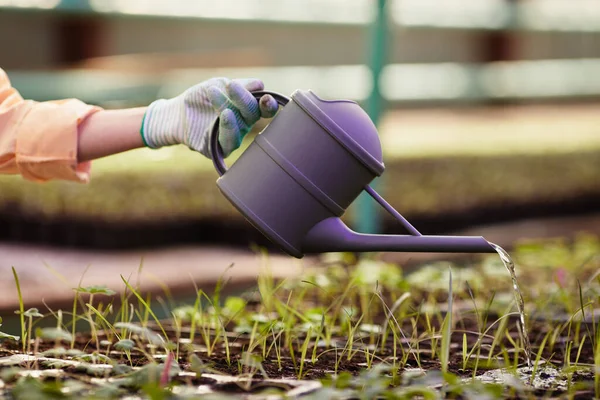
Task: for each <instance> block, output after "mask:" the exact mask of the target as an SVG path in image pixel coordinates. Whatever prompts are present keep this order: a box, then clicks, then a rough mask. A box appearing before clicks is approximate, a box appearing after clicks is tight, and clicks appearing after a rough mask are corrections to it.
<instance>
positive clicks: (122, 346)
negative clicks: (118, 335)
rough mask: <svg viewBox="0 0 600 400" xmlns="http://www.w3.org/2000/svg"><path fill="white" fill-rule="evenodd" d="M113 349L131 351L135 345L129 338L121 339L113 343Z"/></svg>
mask: <svg viewBox="0 0 600 400" xmlns="http://www.w3.org/2000/svg"><path fill="white" fill-rule="evenodd" d="M114 347H115V350H120V351H131V350H132V349H133V348H134V347H135V342H134V341H133V340H131V339H122V340H119V341H118V342H117V343H115V346H114Z"/></svg>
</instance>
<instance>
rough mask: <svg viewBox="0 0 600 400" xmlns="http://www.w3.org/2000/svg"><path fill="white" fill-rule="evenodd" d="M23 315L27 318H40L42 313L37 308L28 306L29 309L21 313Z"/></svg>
mask: <svg viewBox="0 0 600 400" xmlns="http://www.w3.org/2000/svg"><path fill="white" fill-rule="evenodd" d="M23 315H24V316H26V317H28V318H34V317H36V318H42V317H43V315H42V314H40V311H39V310H38V309H37V308H30V309H29V310H27V311H25V312H24V313H23Z"/></svg>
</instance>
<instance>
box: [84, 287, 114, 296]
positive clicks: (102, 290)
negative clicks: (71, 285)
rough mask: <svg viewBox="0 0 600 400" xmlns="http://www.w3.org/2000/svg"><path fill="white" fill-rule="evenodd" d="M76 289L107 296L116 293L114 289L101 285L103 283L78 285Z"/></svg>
mask: <svg viewBox="0 0 600 400" xmlns="http://www.w3.org/2000/svg"><path fill="white" fill-rule="evenodd" d="M74 290H75V291H76V292H78V293H88V294H103V295H106V296H112V295H114V294H116V292H115V291H114V290H112V289H109V288H108V287H106V286H101V285H94V286H87V287H78V288H76V289H74Z"/></svg>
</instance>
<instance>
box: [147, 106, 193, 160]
mask: <svg viewBox="0 0 600 400" xmlns="http://www.w3.org/2000/svg"><path fill="white" fill-rule="evenodd" d="M182 113H183V114H184V115H185V110H182V107H181V106H180V104H179V102H178V101H177V99H170V100H165V99H160V100H156V101H154V102H152V103H151V104H150V105H149V106H148V108H147V110H146V113H145V114H144V119H143V121H142V127H141V129H140V133H141V135H142V140H143V141H144V144H145V145H146V146H147V147H149V148H151V149H159V148H161V147H164V146H171V145H174V144H179V143H182V140H181V138H179V137H178V136H179V135H181V134H182V130H181V127H180V125H181V120H182V116H181V114H182Z"/></svg>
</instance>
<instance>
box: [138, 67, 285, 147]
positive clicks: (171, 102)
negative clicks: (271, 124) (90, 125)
mask: <svg viewBox="0 0 600 400" xmlns="http://www.w3.org/2000/svg"><path fill="white" fill-rule="evenodd" d="M263 89H264V84H263V82H262V81H260V80H259V79H234V80H230V79H227V78H212V79H209V80H207V81H205V82H202V83H200V84H198V85H195V86H193V87H191V88H189V89H187V90H186V91H185V92H183V93H182V94H180V95H179V96H177V97H174V98H172V99H168V100H165V99H160V100H156V101H154V102H153V103H152V104H150V105H149V106H148V109H147V110H146V114H145V116H144V120H143V122H142V129H141V134H142V138H143V140H144V143H145V144H146V146H148V147H150V148H153V149H158V148H160V147H163V146H170V145H174V144H184V145H186V146H188V147H189V148H190V149H192V150H195V151H198V152H200V153H201V154H203V155H204V156H206V157H209V158H210V156H211V155H210V144H209V138H210V131H211V129H212V126H213V123H214V121H215V119H216V118H217V116H218V117H220V120H219V144H220V145H221V148H222V149H223V156H224V157H227V156H228V155H230V154H231V152H233V151H234V150H236V149H237V148H238V147H240V145H241V143H242V139H243V138H244V136H245V135H246V134H247V133H248V132H250V130H251V129H252V127H253V125H254V124H255V123H256V122H258V120H259V119H260V118H261V117H263V118H272V117H273V116H274V115H275V113H277V110H278V104H277V101H276V100H275V99H274V98H273V97H272V96H270V95H264V96H262V97H261V99H260V101H257V100H256V98H255V97H254V96H253V95H252V93H250V92H253V91H257V90H263Z"/></svg>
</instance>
